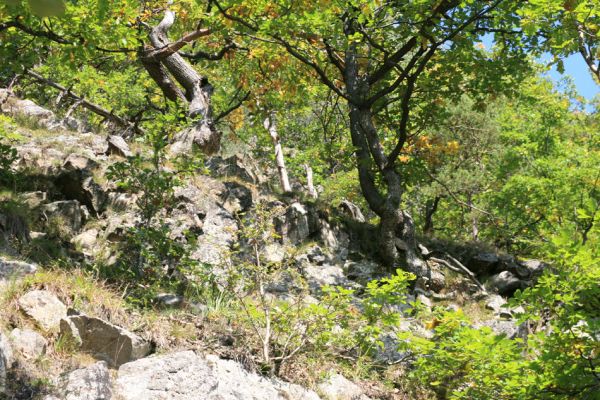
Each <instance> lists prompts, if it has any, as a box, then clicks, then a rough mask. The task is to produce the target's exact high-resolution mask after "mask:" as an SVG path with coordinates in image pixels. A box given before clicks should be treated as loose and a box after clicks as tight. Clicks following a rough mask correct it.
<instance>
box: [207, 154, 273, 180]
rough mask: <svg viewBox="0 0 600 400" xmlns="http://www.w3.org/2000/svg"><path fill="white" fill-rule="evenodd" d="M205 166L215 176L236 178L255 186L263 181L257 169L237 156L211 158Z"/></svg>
mask: <svg viewBox="0 0 600 400" xmlns="http://www.w3.org/2000/svg"><path fill="white" fill-rule="evenodd" d="M207 165H208V168H209V169H210V170H211V171H212V172H213V174H214V175H216V176H220V177H236V178H239V179H241V180H242V181H244V182H248V183H252V184H255V185H256V184H258V183H261V182H263V181H264V178H263V177H262V176H261V175H260V173H259V172H258V168H256V167H255V166H253V165H252V164H251V163H250V161H249V160H248V159H245V158H244V157H242V156H241V155H239V154H236V155H233V156H231V157H229V158H222V157H213V158H211V159H210V160H209V162H208V163H207Z"/></svg>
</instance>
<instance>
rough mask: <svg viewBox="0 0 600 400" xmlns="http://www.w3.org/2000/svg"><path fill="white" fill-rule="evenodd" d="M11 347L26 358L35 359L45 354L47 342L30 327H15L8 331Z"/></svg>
mask: <svg viewBox="0 0 600 400" xmlns="http://www.w3.org/2000/svg"><path fill="white" fill-rule="evenodd" d="M10 340H11V342H12V344H13V348H14V349H15V351H17V352H18V353H19V354H20V355H21V356H22V357H24V358H26V359H34V360H35V359H37V358H39V357H40V356H42V355H44V354H46V347H47V346H48V342H47V341H46V339H44V337H43V336H42V335H40V334H39V333H37V332H35V331H32V330H31V329H19V328H15V329H13V330H12V332H11V333H10Z"/></svg>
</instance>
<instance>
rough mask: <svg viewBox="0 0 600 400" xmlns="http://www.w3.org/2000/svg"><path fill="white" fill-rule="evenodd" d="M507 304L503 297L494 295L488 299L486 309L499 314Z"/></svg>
mask: <svg viewBox="0 0 600 400" xmlns="http://www.w3.org/2000/svg"><path fill="white" fill-rule="evenodd" d="M505 304H506V300H504V298H503V297H502V296H499V295H497V294H493V295H491V296H489V297H488V298H487V301H486V303H485V308H487V309H488V310H492V311H493V312H495V313H499V312H500V310H501V309H502V306H503V305H505Z"/></svg>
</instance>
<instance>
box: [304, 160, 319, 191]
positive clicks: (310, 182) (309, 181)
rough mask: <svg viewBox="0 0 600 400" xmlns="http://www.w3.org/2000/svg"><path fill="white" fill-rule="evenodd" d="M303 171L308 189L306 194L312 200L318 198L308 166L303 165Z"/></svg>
mask: <svg viewBox="0 0 600 400" xmlns="http://www.w3.org/2000/svg"><path fill="white" fill-rule="evenodd" d="M304 170H305V171H306V187H307V188H308V194H309V195H310V197H312V198H313V199H316V198H317V197H318V195H317V191H316V190H315V185H314V184H313V171H312V168H311V167H310V165H308V164H304Z"/></svg>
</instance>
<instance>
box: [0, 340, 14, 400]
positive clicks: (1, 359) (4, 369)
mask: <svg viewBox="0 0 600 400" xmlns="http://www.w3.org/2000/svg"><path fill="white" fill-rule="evenodd" d="M12 364H13V354H12V347H11V345H10V342H9V341H8V338H7V337H6V336H5V335H4V334H3V333H2V332H0V396H1V395H2V394H3V393H4V392H5V391H6V384H7V382H6V375H7V373H8V370H9V369H10V368H11V367H12Z"/></svg>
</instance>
